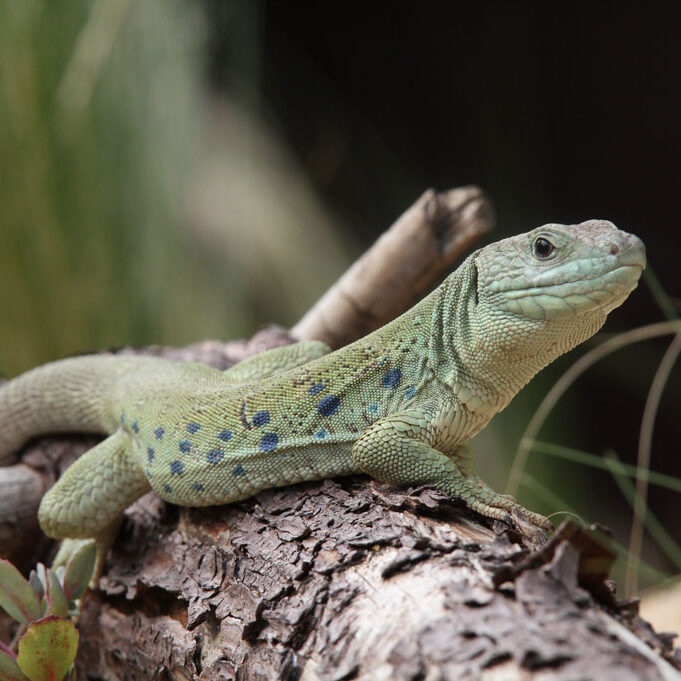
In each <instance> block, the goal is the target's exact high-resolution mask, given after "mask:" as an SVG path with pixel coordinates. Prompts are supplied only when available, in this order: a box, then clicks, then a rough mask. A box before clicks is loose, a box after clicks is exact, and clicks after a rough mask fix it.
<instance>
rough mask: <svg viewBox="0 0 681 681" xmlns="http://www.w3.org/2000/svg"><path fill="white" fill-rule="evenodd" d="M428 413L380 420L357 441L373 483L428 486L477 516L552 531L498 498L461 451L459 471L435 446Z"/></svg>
mask: <svg viewBox="0 0 681 681" xmlns="http://www.w3.org/2000/svg"><path fill="white" fill-rule="evenodd" d="M430 423H431V418H430V414H428V412H426V411H424V412H419V411H416V410H414V411H409V412H405V413H403V414H396V415H393V416H389V417H387V418H385V419H381V420H380V421H377V422H376V423H374V424H373V425H372V426H371V427H370V428H368V429H367V430H366V431H365V432H364V433H363V434H362V435H361V437H360V438H359V439H358V440H357V441H356V442H355V444H354V446H353V449H352V457H353V459H354V461H355V463H356V464H357V466H358V467H359V468H360V469H361V470H362V471H364V472H365V473H368V474H369V475H370V476H372V477H373V478H376V479H378V480H383V481H385V482H390V483H393V484H396V485H402V486H407V485H429V486H433V487H435V488H436V489H439V490H441V491H442V492H444V493H445V494H447V495H449V496H452V497H458V498H459V499H461V500H462V501H463V502H464V503H465V504H466V505H467V506H468V508H470V509H471V510H473V511H476V512H478V513H480V514H481V515H484V516H487V517H488V518H496V519H498V520H504V521H507V522H508V521H510V520H511V517H510V516H511V513H517V514H518V515H520V516H522V517H524V518H526V519H527V520H529V521H530V522H532V523H533V524H535V525H537V526H539V527H541V528H543V529H546V530H548V529H552V528H553V526H552V525H551V523H550V521H548V520H547V519H546V518H544V517H543V516H541V515H539V514H537V513H532V512H531V511H527V510H526V509H524V508H523V507H522V506H520V505H519V504H517V503H516V502H515V501H514V500H512V499H510V498H508V497H507V496H504V495H501V494H498V493H496V492H495V491H494V490H492V489H491V488H490V487H488V486H487V485H485V484H484V483H483V482H482V481H481V480H480V478H478V477H477V476H476V475H474V474H473V473H472V464H471V461H470V455H468V456H466V454H465V451H466V450H465V449H463V450H461V451H460V452H459V456H460V461H459V463H460V464H461V468H462V469H463V470H462V469H460V468H459V466H457V462H456V461H455V459H454V458H453V457H450V456H447V455H446V454H443V453H442V452H440V451H438V450H437V449H435V448H434V447H432V446H431V442H433V440H434V429H433V427H432V426H431V425H430Z"/></svg>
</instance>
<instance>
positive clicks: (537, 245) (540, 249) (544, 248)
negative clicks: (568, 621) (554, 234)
mask: <svg viewBox="0 0 681 681" xmlns="http://www.w3.org/2000/svg"><path fill="white" fill-rule="evenodd" d="M533 250H534V254H535V256H536V257H537V258H539V259H540V260H546V259H547V258H548V257H549V256H550V255H551V253H553V251H554V250H555V246H554V245H553V244H552V243H551V242H550V241H549V240H548V239H545V238H544V237H543V236H540V237H539V238H538V239H535V242H534V245H533Z"/></svg>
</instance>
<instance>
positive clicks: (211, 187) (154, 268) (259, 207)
mask: <svg viewBox="0 0 681 681" xmlns="http://www.w3.org/2000/svg"><path fill="white" fill-rule="evenodd" d="M0 17H1V18H0V97H1V100H0V206H2V210H1V211H0V372H2V373H3V374H5V375H14V374H16V373H18V372H20V371H23V370H25V369H28V368H29V367H32V366H35V365H37V364H41V363H44V362H46V361H48V360H52V359H55V358H58V357H63V356H66V355H69V354H74V353H78V352H83V351H89V350H98V349H103V348H112V347H118V346H122V345H126V344H133V345H145V344H149V343H164V344H174V345H179V344H183V343H188V342H191V341H195V340H197V339H203V338H206V337H219V338H223V339H229V338H232V337H237V336H240V335H245V334H250V333H252V332H253V330H254V329H255V328H257V326H258V325H260V324H261V323H262V322H263V320H272V321H279V322H282V323H288V324H290V323H292V322H293V321H295V319H296V316H297V315H299V314H302V313H303V312H304V311H305V309H306V307H307V306H308V305H309V304H310V303H311V302H313V301H314V300H315V298H316V297H317V296H318V295H319V293H320V292H321V291H322V290H323V286H324V285H326V284H328V283H330V282H331V281H332V280H333V278H334V277H335V276H336V275H337V274H338V273H340V272H341V271H342V270H343V268H344V267H345V265H346V264H347V262H349V260H350V258H351V257H352V255H353V254H354V252H353V250H356V249H353V247H352V245H351V243H350V242H349V240H341V238H340V236H338V230H337V225H334V224H332V221H331V219H330V218H328V217H327V216H326V215H324V212H323V210H322V208H321V207H320V206H319V204H318V203H316V202H315V200H314V197H313V196H312V192H311V190H310V189H309V187H308V185H307V184H306V183H305V180H304V178H303V177H302V173H301V172H300V171H299V170H298V169H297V168H295V167H292V164H291V162H290V160H289V159H288V157H287V156H286V153H285V150H282V149H281V148H279V147H277V145H276V142H275V141H274V140H270V139H269V138H268V137H267V133H266V130H265V127H264V125H263V124H262V119H261V118H260V117H259V116H258V112H257V111H252V112H249V114H244V113H243V112H242V111H241V110H240V109H239V106H238V104H237V103H229V105H227V104H225V103H219V104H216V103H215V102H214V101H212V100H210V98H209V96H208V93H207V87H206V85H205V83H204V67H205V65H204V59H205V44H204V39H205V35H204V33H205V31H204V28H205V27H204V24H203V22H204V16H203V14H202V12H201V8H200V7H199V6H197V5H196V4H195V3H191V2H183V1H180V0H168V1H166V0H164V1H161V0H145V2H143V3H135V2H131V1H130V0H106V1H105V0H97V1H95V2H92V1H89V0H88V1H86V0H74V2H70V3H68V4H66V5H62V4H61V3H59V4H57V3H50V2H47V1H45V0H28V1H26V2H23V1H22V2H19V3H17V2H13V1H12V0H2V2H0ZM239 29H240V26H239V25H238V24H235V25H234V28H233V33H234V34H237V33H238V32H239ZM250 49H251V50H252V51H254V52H257V50H258V44H257V42H256V43H255V44H252V45H251V46H250ZM311 236H314V239H311V238H310V237H311ZM287 272H289V273H290V272H293V273H294V274H293V276H290V277H289V278H288V280H286V273H287Z"/></svg>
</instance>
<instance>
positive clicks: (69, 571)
mask: <svg viewBox="0 0 681 681" xmlns="http://www.w3.org/2000/svg"><path fill="white" fill-rule="evenodd" d="M96 560H97V547H96V545H95V543H94V542H92V543H90V544H85V545H83V546H81V547H80V548H79V549H78V550H77V551H76V552H75V553H74V554H73V555H72V556H71V559H70V560H69V562H68V565H67V566H66V572H65V573H64V581H63V586H64V594H65V595H66V598H68V599H69V600H70V601H72V600H74V599H75V598H81V597H82V596H83V594H84V593H85V589H87V585H88V583H89V582H90V580H91V579H92V574H93V573H94V571H95V561H96Z"/></svg>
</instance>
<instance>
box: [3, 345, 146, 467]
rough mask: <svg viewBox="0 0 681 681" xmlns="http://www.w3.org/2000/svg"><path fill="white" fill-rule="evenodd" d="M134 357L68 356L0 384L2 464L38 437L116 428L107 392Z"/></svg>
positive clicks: (95, 431)
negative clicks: (109, 407)
mask: <svg viewBox="0 0 681 681" xmlns="http://www.w3.org/2000/svg"><path fill="white" fill-rule="evenodd" d="M128 359H134V358H121V357H113V356H111V357H109V356H101V355H100V356H92V357H76V358H72V359H64V360H60V361H58V362H52V363H51V364H46V365H45V366H42V367H38V368H37V369H32V370H31V371H28V372H26V373H25V374H22V375H21V376H18V377H17V378H15V379H13V380H11V381H9V382H8V383H6V384H5V385H3V386H2V387H0V463H2V462H3V460H5V459H7V458H8V456H9V455H10V454H11V453H12V452H14V451H16V450H17V449H19V448H20V447H21V446H22V445H23V444H24V443H25V442H26V441H27V440H29V439H30V438H32V437H34V436H36V435H44V434H47V433H58V432H70V431H78V432H93V433H101V432H108V431H111V429H112V428H115V425H116V424H115V423H114V422H112V421H113V419H112V416H111V414H110V410H109V409H108V404H110V401H109V400H108V399H107V396H108V395H111V391H112V385H113V383H114V382H115V379H116V378H117V377H118V376H119V375H120V374H121V371H122V370H124V368H125V367H124V366H122V365H127V363H128V362H127V361H126V360H128Z"/></svg>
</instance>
